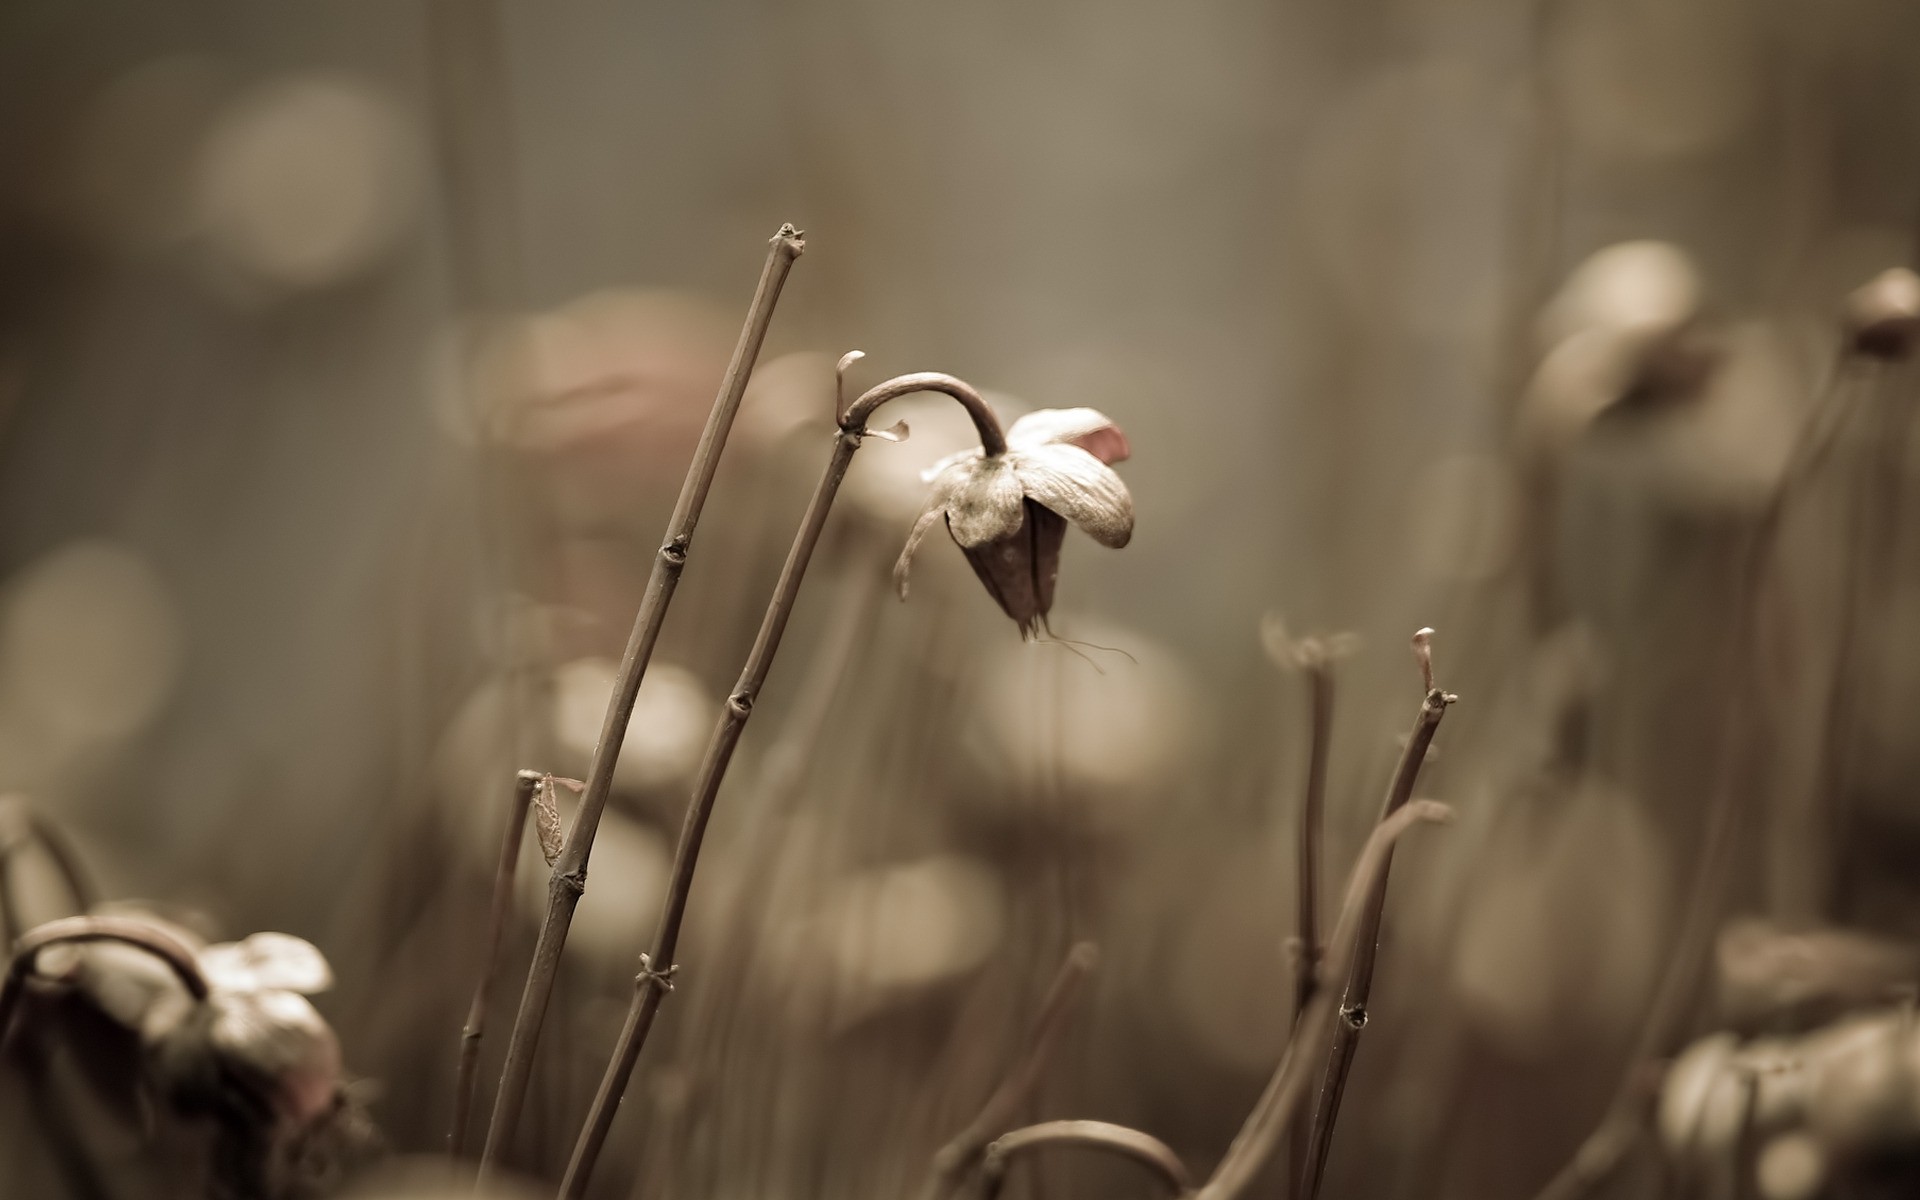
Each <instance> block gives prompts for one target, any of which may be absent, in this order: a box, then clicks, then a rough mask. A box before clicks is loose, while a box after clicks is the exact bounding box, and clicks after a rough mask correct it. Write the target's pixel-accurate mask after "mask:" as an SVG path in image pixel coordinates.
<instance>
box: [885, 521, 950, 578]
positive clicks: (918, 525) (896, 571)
mask: <svg viewBox="0 0 1920 1200" xmlns="http://www.w3.org/2000/svg"><path fill="white" fill-rule="evenodd" d="M946 515H947V510H946V506H945V505H943V504H941V503H939V501H938V499H937V498H936V500H935V501H934V503H932V504H929V505H927V507H926V509H925V510H923V511H922V512H921V514H920V516H919V518H918V519H916V520H915V521H914V523H913V532H912V533H909V534H908V535H907V544H906V547H905V548H904V549H902V550H901V551H900V561H899V562H896V563H894V564H893V587H894V590H895V591H897V592H899V593H900V598H901V599H902V600H905V599H906V598H907V572H908V571H909V570H910V569H912V567H913V552H914V551H915V550H918V549H919V548H920V539H921V538H923V537H925V536H927V530H929V529H932V528H933V523H934V522H935V521H938V520H939V519H940V518H942V517H944V516H946Z"/></svg>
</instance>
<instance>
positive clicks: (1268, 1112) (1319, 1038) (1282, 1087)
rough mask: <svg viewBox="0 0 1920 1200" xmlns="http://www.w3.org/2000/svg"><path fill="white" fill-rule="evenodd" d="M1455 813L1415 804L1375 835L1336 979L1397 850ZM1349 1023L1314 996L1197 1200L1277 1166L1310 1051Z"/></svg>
mask: <svg viewBox="0 0 1920 1200" xmlns="http://www.w3.org/2000/svg"><path fill="white" fill-rule="evenodd" d="M1452 815H1453V811H1452V810H1451V809H1449V808H1448V807H1447V806H1446V805H1444V804H1441V803H1439V802H1438V801H1434V800H1412V801H1409V802H1407V803H1406V804H1404V805H1402V806H1401V807H1400V808H1399V809H1397V810H1396V811H1394V812H1393V813H1390V814H1389V815H1388V816H1387V817H1386V818H1385V819H1383V820H1382V821H1381V822H1380V823H1379V824H1378V825H1376V826H1374V827H1373V833H1372V834H1371V835H1369V836H1368V838H1367V844H1366V845H1365V846H1362V847H1361V848H1360V857H1359V858H1358V859H1356V860H1355V861H1354V864H1353V874H1352V875H1351V876H1349V877H1348V880H1347V892H1346V897H1345V899H1344V900H1343V902H1342V903H1341V905H1340V919H1339V921H1338V922H1337V923H1336V924H1335V925H1334V928H1333V933H1332V934H1331V935H1330V936H1329V937H1328V938H1327V958H1326V967H1327V971H1328V974H1329V976H1335V975H1337V976H1341V977H1347V976H1348V972H1349V971H1350V970H1351V969H1352V967H1353V963H1354V960H1355V959H1356V958H1358V957H1359V955H1360V953H1361V951H1362V949H1363V948H1364V947H1365V946H1366V945H1367V943H1368V942H1369V941H1370V939H1369V937H1368V936H1367V934H1368V922H1367V919H1366V914H1367V913H1368V911H1369V910H1370V908H1371V904H1372V898H1373V896H1374V894H1375V892H1376V891H1377V890H1378V889H1379V888H1380V887H1381V886H1383V885H1384V884H1385V883H1386V878H1387V863H1388V861H1389V860H1390V859H1391V857H1392V855H1393V844H1394V842H1395V841H1397V840H1398V839H1399V837H1400V836H1401V835H1402V834H1404V833H1405V832H1406V831H1407V830H1408V829H1410V828H1411V827H1412V826H1413V825H1414V824H1415V823H1416V822H1421V821H1445V820H1450V819H1451V818H1452ZM1340 1017H1341V1013H1340V1009H1339V1007H1338V1006H1337V1005H1336V1004H1335V1003H1334V994H1333V993H1332V992H1331V991H1329V990H1327V989H1324V988H1323V989H1321V990H1319V991H1317V992H1315V993H1314V997H1313V999H1312V1000H1311V1001H1310V1002H1309V1003H1308V1004H1307V1011H1306V1012H1304V1013H1302V1014H1301V1016H1300V1021H1299V1023H1298V1025H1297V1026H1295V1028H1294V1032H1293V1036H1292V1037H1291V1038H1289V1039H1288V1040H1287V1048H1286V1049H1285V1050H1284V1051H1283V1052H1282V1053H1281V1055H1280V1061H1279V1063H1278V1064H1277V1065H1275V1067H1274V1069H1273V1075H1272V1077H1271V1078H1269V1079H1268V1081H1267V1087H1266V1090H1265V1091H1263V1092H1262V1093H1261V1094H1260V1099H1259V1100H1257V1101H1255V1102H1254V1106H1253V1111H1251V1112H1249V1113H1248V1114H1247V1119H1246V1121H1245V1122H1243V1123H1242V1124H1241V1126H1240V1132H1239V1133H1238V1134H1236V1135H1235V1136H1234V1139H1233V1144H1232V1145H1230V1146H1228V1147H1227V1152H1226V1154H1225V1155H1224V1156H1222V1157H1221V1159H1220V1165H1219V1166H1218V1167H1216V1168H1214V1172H1213V1176H1212V1178H1210V1179H1208V1180H1207V1182H1206V1183H1205V1184H1204V1185H1203V1186H1202V1187H1201V1188H1200V1190H1199V1191H1197V1192H1195V1193H1194V1200H1238V1198H1239V1197H1241V1196H1243V1195H1245V1194H1246V1193H1247V1190H1248V1189H1249V1188H1251V1187H1252V1186H1253V1182H1254V1180H1255V1179H1256V1178H1257V1177H1258V1176H1259V1174H1260V1171H1261V1169H1262V1168H1263V1167H1265V1166H1266V1165H1267V1163H1268V1162H1269V1161H1270V1160H1271V1159H1272V1157H1273V1152H1274V1150H1275V1149H1276V1148H1277V1147H1278V1146H1279V1144H1280V1139H1281V1135H1282V1134H1283V1133H1284V1132H1285V1131H1286V1129H1287V1126H1288V1124H1289V1123H1290V1122H1291V1121H1292V1119H1293V1116H1294V1112H1295V1110H1296V1109H1297V1108H1298V1107H1299V1106H1300V1102H1301V1100H1302V1099H1303V1098H1304V1097H1305V1095H1306V1091H1307V1083H1308V1080H1309V1073H1310V1072H1311V1071H1312V1069H1313V1063H1314V1059H1315V1056H1314V1055H1313V1054H1312V1053H1311V1052H1310V1050H1303V1049H1302V1047H1308V1048H1311V1047H1317V1046H1322V1045H1325V1044H1327V1041H1328V1040H1329V1039H1330V1038H1331V1037H1332V1036H1333V1027H1334V1024H1335V1022H1336V1020H1338V1019H1339V1018H1340Z"/></svg>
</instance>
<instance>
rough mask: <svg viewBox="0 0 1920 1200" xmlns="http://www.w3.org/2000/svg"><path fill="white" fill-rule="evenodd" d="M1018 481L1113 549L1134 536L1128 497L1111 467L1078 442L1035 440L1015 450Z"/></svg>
mask: <svg viewBox="0 0 1920 1200" xmlns="http://www.w3.org/2000/svg"><path fill="white" fill-rule="evenodd" d="M1014 458H1015V467H1016V470H1017V472H1018V474H1019V476H1020V485H1021V487H1022V488H1023V489H1025V491H1026V494H1027V495H1028V496H1030V497H1032V498H1033V500H1034V501H1035V502H1037V503H1039V504H1044V505H1045V506H1046V507H1048V508H1050V509H1052V510H1053V511H1054V512H1057V513H1059V514H1060V515H1061V516H1063V517H1065V518H1066V519H1067V520H1069V521H1072V522H1073V523H1074V524H1075V525H1078V526H1079V527H1080V528H1082V529H1084V530H1086V531H1087V533H1088V534H1089V535H1090V536H1092V538H1093V540H1094V541H1096V542H1099V543H1100V544H1101V545H1103V546H1112V547H1113V548H1114V549H1116V550H1117V549H1119V548H1120V547H1122V546H1124V545H1126V544H1127V542H1128V540H1129V539H1131V538H1132V537H1133V497H1132V496H1131V495H1129V494H1128V493H1127V485H1126V484H1124V483H1122V482H1121V481H1120V477H1119V476H1118V475H1116V474H1114V473H1113V469H1112V468H1111V467H1109V466H1107V465H1106V464H1105V463H1103V462H1101V461H1100V460H1099V459H1097V458H1095V457H1094V456H1093V455H1091V454H1089V453H1087V452H1086V451H1085V450H1082V449H1080V448H1079V447H1078V446H1037V447H1034V448H1032V449H1028V450H1021V451H1018V452H1017V454H1016V455H1015V456H1014Z"/></svg>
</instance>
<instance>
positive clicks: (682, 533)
mask: <svg viewBox="0 0 1920 1200" xmlns="http://www.w3.org/2000/svg"><path fill="white" fill-rule="evenodd" d="M805 246H806V243H805V242H803V241H802V240H801V238H800V232H799V231H798V230H797V229H795V228H794V227H793V226H791V225H782V226H781V227H780V231H779V232H778V233H776V234H775V235H774V236H773V239H772V244H771V247H770V248H769V250H768V252H767V261H766V265H765V267H764V268H762V270H761V274H760V285H759V287H758V289H757V290H756V291H755V292H754V296H753V304H752V306H751V307H750V308H749V309H748V312H747V323H746V326H745V328H743V329H742V330H741V331H740V341H739V344H737V345H736V346H735V347H734V350H733V358H732V360H731V361H730V362H729V363H728V364H727V373H726V375H725V376H724V377H722V379H721V383H720V394H719V396H718V398H716V399H715V400H714V404H713V410H712V412H711V413H710V414H709V415H708V417H707V425H706V428H705V429H704V430H702V431H701V434H700V443H699V445H698V446H697V447H696V448H695V449H694V453H693V462H692V464H691V465H690V466H689V467H688V468H687V477H686V481H685V482H684V483H683V484H682V485H681V488H680V499H679V501H678V502H677V503H676V504H675V505H674V509H673V516H672V518H671V519H670V520H669V521H668V522H667V536H666V541H665V542H664V543H663V544H662V545H661V547H660V550H659V552H658V554H657V555H656V556H655V557H654V561H653V570H652V573H651V574H649V575H648V577H647V587H646V591H645V593H644V594H643V595H642V597H641V600H640V611H639V613H638V614H637V615H636V616H635V618H634V622H633V634H632V636H631V637H630V638H629V639H628V641H627V649H626V654H625V655H624V657H623V658H622V659H621V662H620V673H619V678H618V681H617V683H616V684H615V686H614V693H613V697H612V699H611V700H610V701H609V703H608V705H607V717H606V722H605V724H604V725H603V726H602V727H601V730H600V740H599V742H598V743H597V744H596V745H595V746H594V751H593V763H592V766H591V767H590V768H589V770H588V772H587V787H586V792H585V794H584V795H583V796H582V797H581V800H580V808H579V811H578V813H577V815H576V816H575V817H574V821H573V829H572V831H571V832H570V833H569V834H568V836H567V843H566V847H565V848H564V849H563V850H562V851H561V853H560V861H559V862H557V863H555V864H554V867H553V875H552V882H551V884H550V885H549V887H548V899H547V912H546V918H545V920H544V921H543V922H542V924H541V927H540V940H539V941H538V943H536V945H535V948H534V952H533V965H532V967H531V968H530V969H529V971H528V973H527V986H526V990H525V991H524V992H523V993H522V995H521V998H520V1009H519V1012H518V1014H517V1015H516V1016H515V1018H514V1023H513V1036H512V1039H511V1040H510V1041H509V1042H508V1045H507V1061H506V1066H505V1068H504V1069H503V1070H502V1072H501V1077H500V1090H499V1094H498V1095H497V1096H496V1097H495V1098H494V1106H493V1119H492V1120H491V1122H490V1123H489V1125H488V1128H487V1144H486V1149H485V1150H484V1151H482V1153H481V1157H480V1173H481V1176H482V1177H483V1178H484V1177H486V1176H487V1175H488V1174H489V1173H490V1172H491V1171H492V1170H493V1169H494V1168H495V1167H496V1166H497V1165H498V1163H499V1161H500V1158H501V1157H502V1156H503V1155H504V1154H506V1152H507V1148H508V1146H509V1144H510V1143H511V1142H512V1141H513V1132H514V1128H515V1127H516V1126H517V1125H518V1124H519V1119H520V1108H521V1105H522V1103H523V1102H524V1101H525V1099H526V1093H527V1082H528V1080H530V1079H531V1078H532V1076H533V1060H534V1055H535V1053H536V1051H537V1050H538V1047H539V1041H540V1028H541V1026H542V1024H543V1023H544V1022H545V1020H546V1015H547V1004H548V1002H549V1001H550V1000H551V999H552V997H553V985H554V981H555V979H557V978H558V976H559V971H560V956H561V952H562V951H563V950H565V948H566V944H567V930H568V928H569V927H570V926H571V925H572V923H573V910H574V908H575V906H576V905H578V904H579V902H580V895H581V893H582V892H584V891H585V890H586V886H587V859H588V856H589V855H590V854H591V853H592V851H593V839H594V834H595V833H596V832H598V830H599V828H600V816H601V814H602V813H603V812H604V811H605V809H606V806H607V798H608V796H609V794H610V793H611V792H612V789H613V768H614V763H615V761H616V760H617V759H618V758H619V756H620V745H621V743H622V741H623V740H624V739H625V737H626V732H627V723H628V721H629V720H631V719H632V717H633V705H634V699H635V697H636V696H638V695H639V692H640V681H641V679H642V677H643V676H645V674H646V670H647V663H648V661H649V660H650V659H652V657H653V647H654V643H655V642H657V641H658V640H659V638H660V627H661V624H662V623H663V622H664V621H665V620H666V616H667V606H668V605H670V604H671V603H672V602H673V593H674V589H675V588H677V587H678V586H679V583H680V573H681V571H682V570H684V569H685V567H686V565H687V553H688V550H689V547H690V546H691V544H692V542H693V533H694V528H695V526H696V525H698V524H699V521H700V511H701V509H702V508H703V507H705V505H706V501H707V493H708V492H709V491H710V490H711V488H712V486H713V475H714V471H715V470H716V469H718V467H719V465H720V451H721V449H722V448H723V447H724V446H725V445H726V440H727V434H728V433H729V432H730V431H731V430H732V428H733V419H734V416H735V415H736V414H737V413H738V412H739V411H740V400H741V397H742V396H744V395H745V394H746V390H747V378H748V376H749V375H751V374H752V372H753V364H754V360H755V359H757V358H758V357H759V355H760V346H761V343H762V342H764V341H765V340H766V336H767V327H768V325H769V324H770V323H771V322H772V320H773V309H774V305H775V303H776V302H777V301H778V300H779V298H780V289H781V288H782V286H784V285H785V283H786V280H787V273H788V272H789V271H790V270H791V269H792V267H793V262H794V260H795V259H796V258H798V257H799V256H800V253H801V251H802V250H804V249H805Z"/></svg>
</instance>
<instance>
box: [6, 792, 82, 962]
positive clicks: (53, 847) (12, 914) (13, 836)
mask: <svg viewBox="0 0 1920 1200" xmlns="http://www.w3.org/2000/svg"><path fill="white" fill-rule="evenodd" d="M0 822H4V824H5V825H11V826H12V828H11V829H8V828H4V827H0V838H3V839H4V840H0V939H4V944H6V945H9V946H11V945H12V944H13V941H14V939H15V938H17V937H19V936H20V934H21V933H22V932H23V928H22V926H21V924H20V915H19V909H20V906H19V903H18V900H19V898H18V897H16V896H15V895H14V894H13V856H14V855H15V854H16V853H18V852H19V851H21V850H22V849H24V848H25V847H27V846H28V845H36V846H39V847H40V851H41V853H43V854H45V855H46V856H47V861H48V862H49V863H51V864H52V865H53V869H54V871H55V872H56V873H57V874H58V875H59V876H60V881H61V882H62V883H63V884H65V885H66V889H67V898H68V900H70V901H71V902H72V904H73V909H74V911H75V912H77V913H84V912H87V911H89V910H91V909H92V908H93V905H94V900H95V898H96V893H95V891H94V888H93V884H92V881H91V880H90V879H89V878H88V876H87V872H86V870H85V868H83V867H82V866H81V865H80V855H79V854H78V853H77V852H76V851H75V850H74V848H73V843H71V842H69V841H68V840H67V836H66V834H65V833H64V832H63V831H62V830H61V829H60V827H59V826H58V825H55V824H54V823H53V822H52V821H49V820H47V819H46V818H45V817H43V816H41V815H40V812H39V810H38V809H36V808H34V806H33V804H32V802H31V801H29V800H27V799H26V798H25V797H23V796H6V797H0Z"/></svg>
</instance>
